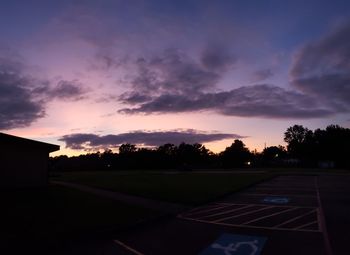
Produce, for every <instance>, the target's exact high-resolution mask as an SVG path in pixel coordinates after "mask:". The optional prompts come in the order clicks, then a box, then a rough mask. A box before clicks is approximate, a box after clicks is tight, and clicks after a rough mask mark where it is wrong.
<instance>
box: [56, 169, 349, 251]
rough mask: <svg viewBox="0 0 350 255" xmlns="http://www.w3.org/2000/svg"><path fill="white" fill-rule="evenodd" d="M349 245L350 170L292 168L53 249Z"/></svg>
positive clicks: (300, 248)
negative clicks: (108, 234) (306, 172)
mask: <svg viewBox="0 0 350 255" xmlns="http://www.w3.org/2000/svg"><path fill="white" fill-rule="evenodd" d="M349 245H350V175H320V176H311V175H310V176H301V175H300V176H293V175H289V176H279V177H276V178H274V179H271V180H269V181H266V182H263V183H260V184H257V185H255V186H253V187H251V188H248V189H245V190H243V191H241V192H238V193H235V194H233V195H231V196H228V197H226V198H225V199H222V200H220V201H216V202H215V203H211V204H208V205H204V206H201V207H198V208H194V209H192V210H190V211H186V212H184V213H181V214H179V215H177V216H176V217H174V218H168V219H163V220H160V221H157V222H154V223H152V224H145V225H143V226H140V227H139V228H136V229H131V230H128V231H124V232H123V233H119V234H116V235H115V236H114V237H113V240H106V239H105V240H101V241H96V240H94V241H92V240H90V241H88V240H81V241H80V242H76V243H74V244H68V245H67V246H66V247H60V248H59V249H57V250H56V252H54V253H52V252H51V253H50V254H57V255H58V254H65V255H70V254H84V255H90V254H91V255H93V254H101V255H102V254H103V255H112V254H119V255H135V254H136V255H173V254H174V255H175V254H176V255H180V254H181V255H186V254H199V255H220V254H221V255H259V254H262V255H281V254H283V255H303V254H307V255H309V254H315V255H345V254H350V249H349V248H348V246H349Z"/></svg>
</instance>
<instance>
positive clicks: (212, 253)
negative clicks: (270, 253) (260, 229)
mask: <svg viewBox="0 0 350 255" xmlns="http://www.w3.org/2000/svg"><path fill="white" fill-rule="evenodd" d="M266 239H267V238H266V237H261V236H245V235H232V234H227V233H224V234H222V235H221V236H220V237H219V238H218V239H217V240H215V242H214V243H212V244H211V245H210V246H209V247H207V248H206V249H205V250H203V251H202V252H201V253H200V255H259V254H260V253H261V250H262V248H263V246H264V244H265V241H266Z"/></svg>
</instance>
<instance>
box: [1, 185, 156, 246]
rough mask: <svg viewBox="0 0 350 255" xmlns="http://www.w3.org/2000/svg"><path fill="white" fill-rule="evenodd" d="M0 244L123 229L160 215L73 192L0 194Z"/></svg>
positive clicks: (60, 189)
mask: <svg viewBox="0 0 350 255" xmlns="http://www.w3.org/2000/svg"><path fill="white" fill-rule="evenodd" d="M0 199H1V212H0V226H1V228H0V237H1V240H16V239H17V240H18V239H21V240H28V239H29V240H56V239H62V238H70V237H77V236H79V235H82V234H84V235H86V234H90V235H91V234H93V233H98V232H100V231H106V230H112V229H123V228H125V227H127V226H130V225H134V224H136V223H138V222H140V221H143V220H146V219H151V218H155V217H157V216H159V215H160V213H159V212H154V211H151V210H147V209H144V208H139V207H136V206H129V205H124V204H121V203H118V202H116V201H114V200H110V199H107V198H102V197H98V196H95V195H91V194H88V193H84V192H80V191H76V190H74V189H70V188H65V187H60V186H56V185H50V186H49V187H47V188H40V189H23V190H16V191H1V192H0Z"/></svg>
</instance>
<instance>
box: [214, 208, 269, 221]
mask: <svg viewBox="0 0 350 255" xmlns="http://www.w3.org/2000/svg"><path fill="white" fill-rule="evenodd" d="M271 208H273V206H266V207H263V208H260V209H256V210H253V211H250V212H246V213H241V214H238V215H233V216H229V217H224V218H221V219H218V220H214V222H222V221H225V220H229V219H233V218H238V217H240V216H244V215H248V214H252V213H256V212H260V211H263V210H267V209H271Z"/></svg>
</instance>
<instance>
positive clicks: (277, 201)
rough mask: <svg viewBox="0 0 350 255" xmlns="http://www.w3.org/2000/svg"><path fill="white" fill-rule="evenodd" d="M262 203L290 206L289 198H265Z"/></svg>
mask: <svg viewBox="0 0 350 255" xmlns="http://www.w3.org/2000/svg"><path fill="white" fill-rule="evenodd" d="M262 201H263V202H265V203H270V204H288V203H289V198H288V197H265V198H264V199H263V200H262Z"/></svg>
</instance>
